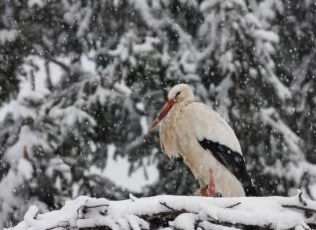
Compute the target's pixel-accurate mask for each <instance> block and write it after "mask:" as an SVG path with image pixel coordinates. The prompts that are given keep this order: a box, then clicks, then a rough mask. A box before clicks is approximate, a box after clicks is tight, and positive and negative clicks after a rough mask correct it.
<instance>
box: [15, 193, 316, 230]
mask: <svg viewBox="0 0 316 230" xmlns="http://www.w3.org/2000/svg"><path fill="white" fill-rule="evenodd" d="M314 213H316V202H315V201H311V200H308V199H305V198H303V197H302V195H301V193H299V194H298V195H297V196H294V197H242V198H209V197H188V196H166V195H164V196H156V197H148V198H136V197H133V196H131V197H130V199H129V200H123V201H109V200H107V199H105V198H100V199H96V198H90V197H85V196H81V197H78V198H77V199H75V200H72V201H68V202H66V204H65V206H64V207H63V208H61V209H60V210H57V211H52V212H49V213H46V214H39V213H38V208H37V207H36V206H32V207H30V208H29V210H28V212H27V213H26V214H25V216H24V221H22V222H21V223H19V224H18V225H17V226H15V227H13V228H11V229H10V230H37V229H38V230H40V229H72V228H74V229H80V228H91V227H99V226H102V227H109V228H110V229H122V230H124V229H132V230H136V229H137V230H138V229H154V228H158V227H160V229H169V230H171V229H184V230H187V229H188V230H189V229H204V230H207V229H228V228H229V229H244V228H245V227H253V228H254V229H258V228H261V229H297V230H299V229H311V228H310V226H314V225H313V224H316V218H315V216H314Z"/></svg>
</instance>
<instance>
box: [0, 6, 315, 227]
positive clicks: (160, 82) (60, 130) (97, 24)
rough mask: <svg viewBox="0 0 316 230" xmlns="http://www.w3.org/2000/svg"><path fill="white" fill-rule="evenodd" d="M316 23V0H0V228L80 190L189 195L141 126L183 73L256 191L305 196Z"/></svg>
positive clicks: (183, 170)
mask: <svg viewBox="0 0 316 230" xmlns="http://www.w3.org/2000/svg"><path fill="white" fill-rule="evenodd" d="M315 28H316V3H315V1H313V0H302V1H294V0H293V1H288V0H102V1H94V0H86V1H85V0H79V1H77V0H11V1H5V0H4V1H0V127H1V129H0V143H1V145H0V146H1V148H0V229H2V228H3V227H10V226H14V225H16V224H17V223H18V222H20V221H21V220H23V216H24V214H25V212H26V211H27V210H28V209H29V207H30V206H31V205H36V206H37V207H38V208H39V209H40V212H42V213H43V212H48V211H50V210H55V209H59V208H61V207H62V206H63V205H64V204H65V202H66V201H68V200H71V199H74V198H77V197H78V196H80V195H86V196H90V197H96V198H107V199H111V200H121V199H126V198H128V197H129V193H133V194H135V195H136V196H137V197H147V196H153V195H162V194H169V195H194V194H195V193H196V190H197V188H198V184H197V182H196V180H195V179H194V178H193V176H192V174H191V172H190V171H189V170H188V169H187V167H186V166H185V165H184V164H183V163H182V162H181V161H180V160H177V159H174V160H170V159H168V158H167V156H165V155H164V154H163V153H162V150H161V148H160V146H159V136H158V133H157V132H152V133H148V127H149V125H150V123H151V122H152V120H153V119H154V117H155V116H156V114H157V111H158V110H159V108H160V107H161V106H162V104H163V103H164V101H165V99H166V95H167V91H168V90H169V89H170V87H172V86H173V85H175V84H177V83H182V82H185V83H188V84H189V85H190V86H192V88H193V89H194V93H195V95H196V99H197V100H198V101H200V102H203V103H206V104H207V105H208V106H209V107H211V108H213V109H215V110H216V111H217V112H218V113H220V114H221V115H222V116H223V117H224V118H225V120H226V121H228V123H229V124H230V125H231V126H232V128H233V129H234V131H235V133H236V135H237V137H238V139H239V141H240V144H241V149H242V151H243V154H244V156H245V158H246V162H247V169H248V171H249V172H250V173H251V175H252V177H253V178H254V181H255V184H256V187H257V188H258V189H260V191H261V193H262V194H263V195H266V196H270V195H282V196H283V195H284V196H292V195H295V194H296V192H297V189H298V188H300V189H301V190H302V191H303V194H304V196H306V197H308V198H309V199H312V200H314V199H315V198H316V165H315V164H316V141H315V138H316V106H315V105H316V93H315V90H316V85H315V83H316V81H315V74H316V71H315V70H316V67H315V66H316V38H315V36H316V29H315ZM314 143H315V144H314Z"/></svg>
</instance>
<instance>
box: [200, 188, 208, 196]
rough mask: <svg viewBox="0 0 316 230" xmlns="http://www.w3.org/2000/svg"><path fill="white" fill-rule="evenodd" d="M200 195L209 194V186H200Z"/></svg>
mask: <svg viewBox="0 0 316 230" xmlns="http://www.w3.org/2000/svg"><path fill="white" fill-rule="evenodd" d="M200 196H208V186H205V187H201V188H200Z"/></svg>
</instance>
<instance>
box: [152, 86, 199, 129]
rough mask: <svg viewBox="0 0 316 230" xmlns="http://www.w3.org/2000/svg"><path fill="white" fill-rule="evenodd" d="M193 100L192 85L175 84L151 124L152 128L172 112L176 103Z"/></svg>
mask: <svg viewBox="0 0 316 230" xmlns="http://www.w3.org/2000/svg"><path fill="white" fill-rule="evenodd" d="M191 101H194V95H193V92H192V89H191V88H190V86H188V85H187V84H179V85H175V86H174V87H173V88H172V89H171V90H170V91H169V93H168V101H167V102H166V103H165V105H164V106H163V107H162V109H161V110H160V112H159V114H158V116H157V117H156V119H155V120H154V122H153V124H152V125H151V127H150V130H153V129H154V128H155V127H156V126H157V125H158V124H159V123H160V121H162V120H163V118H164V117H165V116H167V114H168V113H169V112H170V110H171V109H172V108H173V106H174V105H175V104H177V103H179V104H180V103H183V102H191Z"/></svg>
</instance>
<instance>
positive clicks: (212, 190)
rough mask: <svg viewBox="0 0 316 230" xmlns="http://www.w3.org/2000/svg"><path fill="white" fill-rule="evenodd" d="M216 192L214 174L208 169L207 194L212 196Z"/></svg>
mask: <svg viewBox="0 0 316 230" xmlns="http://www.w3.org/2000/svg"><path fill="white" fill-rule="evenodd" d="M215 194H216V192H215V182H214V175H213V171H212V170H211V169H210V181H209V184H208V195H209V196H211V197H214V196H215Z"/></svg>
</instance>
